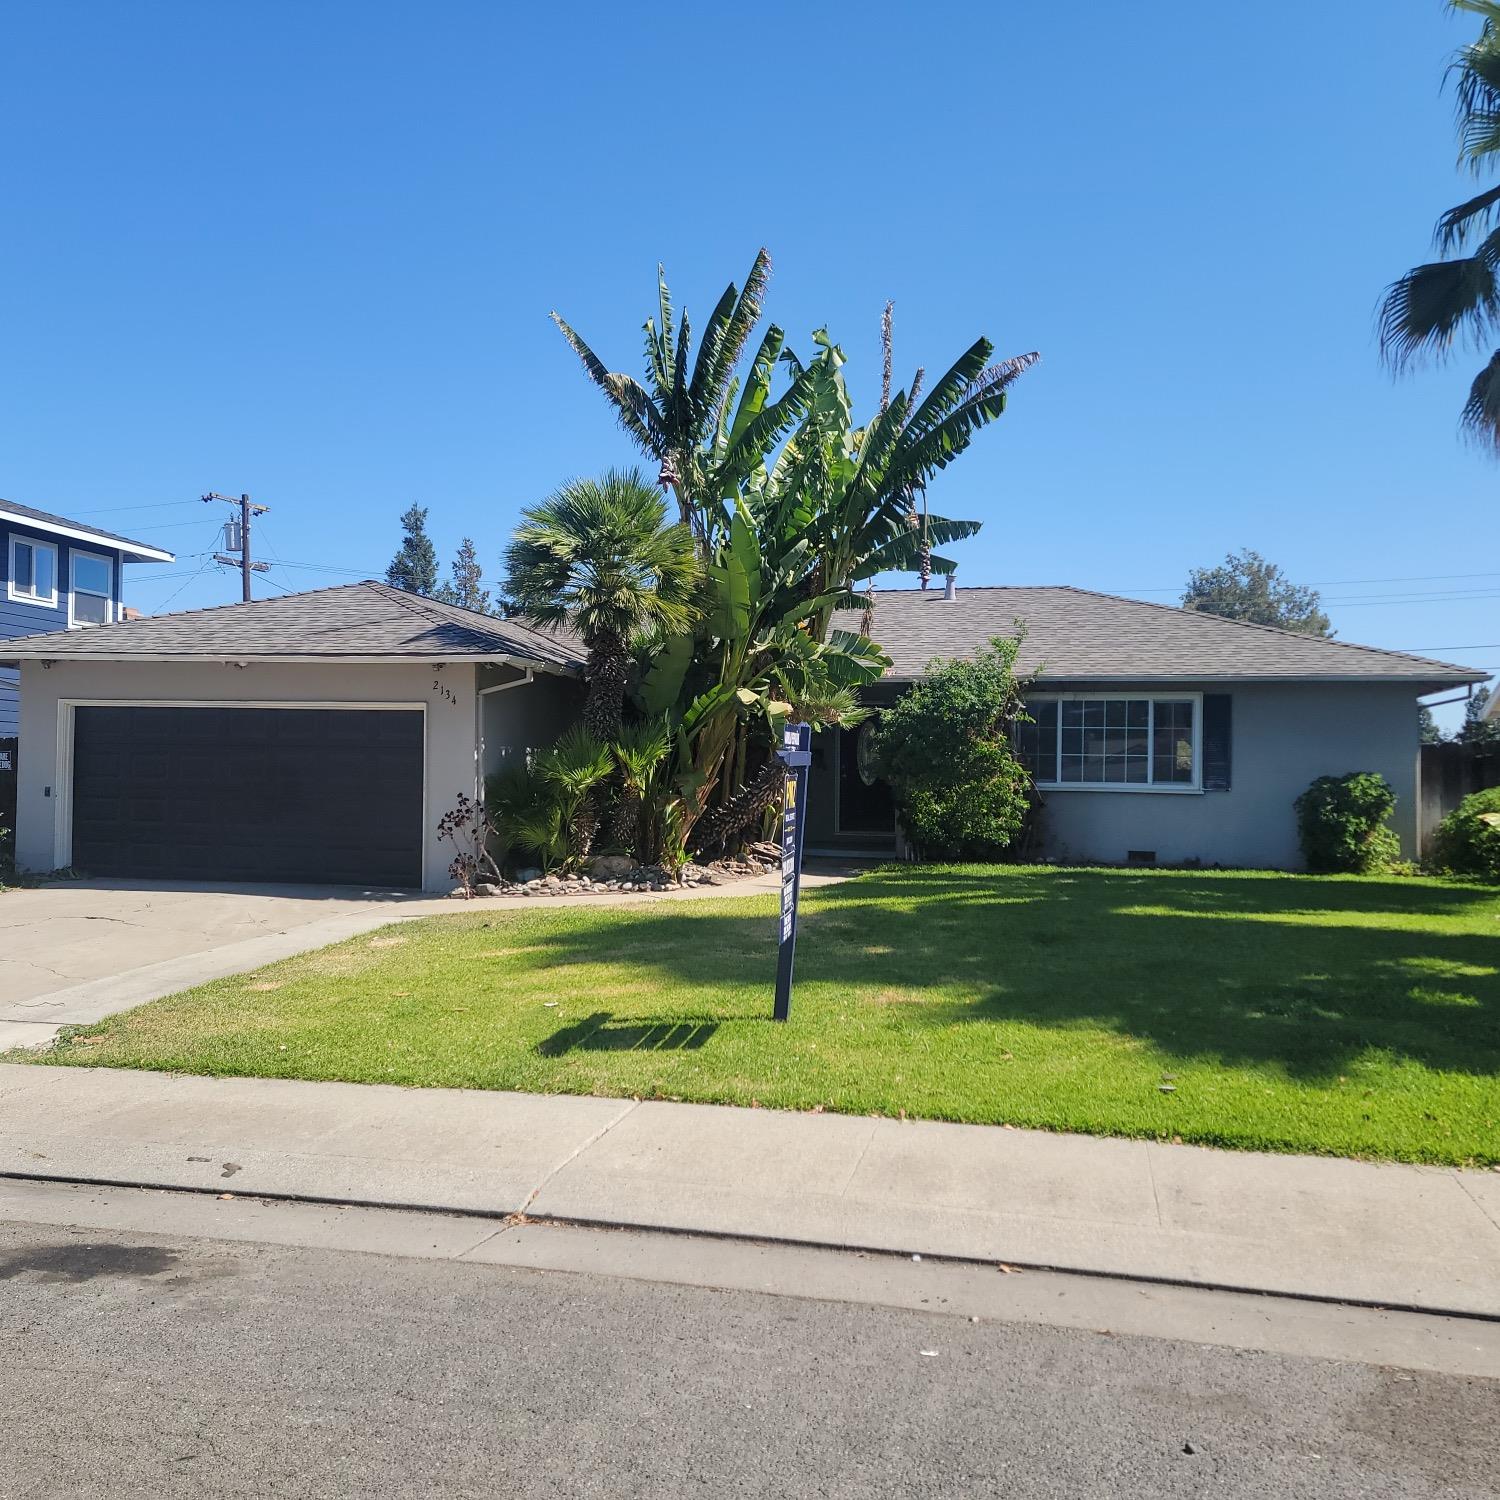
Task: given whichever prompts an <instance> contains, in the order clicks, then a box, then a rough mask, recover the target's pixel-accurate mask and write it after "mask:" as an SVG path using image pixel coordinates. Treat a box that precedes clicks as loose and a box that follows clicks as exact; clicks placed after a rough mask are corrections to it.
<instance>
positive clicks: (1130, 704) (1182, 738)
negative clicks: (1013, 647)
mask: <svg viewBox="0 0 1500 1500" xmlns="http://www.w3.org/2000/svg"><path fill="white" fill-rule="evenodd" d="M1201 706H1202V698H1201V695H1199V694H1196V693H1181V694H1174V695H1165V696H1161V697H1156V696H1152V697H1137V696H1126V695H1123V694H1120V695H1113V694H1108V693H1059V694H1055V695H1048V696H1038V697H1034V698H1029V699H1027V702H1026V711H1027V712H1028V713H1029V714H1030V715H1031V717H1032V720H1033V721H1034V722H1032V723H1030V724H1019V725H1017V726H1016V736H1015V740H1016V752H1017V754H1018V755H1019V756H1020V759H1021V762H1022V764H1023V765H1025V766H1026V768H1027V770H1029V771H1030V772H1031V775H1032V779H1033V780H1034V781H1035V782H1036V784H1037V785H1038V786H1042V787H1058V788H1068V787H1079V788H1085V787H1087V788H1101V787H1102V788H1125V789H1134V790H1140V791H1149V790H1157V791H1196V790H1199V789H1200V786H1201V782H1200V778H1199V742H1200V739H1201V732H1200V728H1199V719H1200V713H1201Z"/></svg>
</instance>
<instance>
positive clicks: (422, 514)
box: [385, 505, 437, 597]
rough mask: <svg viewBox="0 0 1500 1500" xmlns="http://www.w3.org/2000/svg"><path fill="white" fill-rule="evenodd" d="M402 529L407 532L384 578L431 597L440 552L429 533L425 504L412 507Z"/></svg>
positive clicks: (398, 585) (434, 586) (402, 523)
mask: <svg viewBox="0 0 1500 1500" xmlns="http://www.w3.org/2000/svg"><path fill="white" fill-rule="evenodd" d="M401 530H402V531H403V532H404V533H405V535H404V536H403V537H402V539H401V545H400V546H399V547H398V548H397V549H396V555H395V557H393V558H392V559H391V565H390V567H388V568H387V569H386V570H385V581H386V582H387V583H388V584H390V585H391V586H392V587H393V588H398V589H406V590H408V591H409V592H410V593H413V594H421V595H423V596H424V597H428V596H431V595H432V594H433V593H434V592H435V591H436V589H437V551H436V549H435V548H434V547H433V545H432V538H431V537H429V536H428V535H427V509H426V507H425V506H421V505H413V506H411V507H410V508H409V509H408V510H407V511H406V512H405V514H403V515H402V517H401Z"/></svg>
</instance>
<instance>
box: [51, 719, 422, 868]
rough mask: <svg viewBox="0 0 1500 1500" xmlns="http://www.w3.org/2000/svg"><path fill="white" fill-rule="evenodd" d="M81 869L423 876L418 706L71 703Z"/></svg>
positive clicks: (75, 837)
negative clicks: (115, 705)
mask: <svg viewBox="0 0 1500 1500" xmlns="http://www.w3.org/2000/svg"><path fill="white" fill-rule="evenodd" d="M73 864H74V867H75V868H77V869H79V870H81V871H83V872H85V873H86V874H89V875H115V876H129V877H134V878H140V879H161V880H286V881H311V882H316V883H319V884H338V885H345V884H347V885H378V886H415V885H420V884H421V883H422V715H421V713H419V712H414V711H410V710H395V709H392V710H372V709H324V708H77V709H75V710H74V716H73Z"/></svg>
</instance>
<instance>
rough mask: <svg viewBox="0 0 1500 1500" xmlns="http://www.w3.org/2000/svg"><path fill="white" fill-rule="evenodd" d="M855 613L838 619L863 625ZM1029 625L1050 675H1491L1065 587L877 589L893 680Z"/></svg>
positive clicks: (1028, 663) (879, 623)
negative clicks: (947, 594)
mask: <svg viewBox="0 0 1500 1500" xmlns="http://www.w3.org/2000/svg"><path fill="white" fill-rule="evenodd" d="M861 620H862V616H861V614H860V612H859V611H857V610H847V611H842V612H840V613H839V614H838V615H836V616H835V623H836V624H838V625H839V626H841V627H843V628H844V629H849V630H858V629H859V628H860V624H861ZM1018 622H1019V623H1020V624H1021V625H1023V626H1024V628H1025V631H1026V639H1025V643H1024V644H1023V646H1022V648H1021V655H1020V658H1019V662H1018V665H1019V667H1020V669H1021V670H1022V671H1026V672H1039V673H1040V675H1041V680H1042V681H1051V682H1109V681H1121V682H1124V681H1136V682H1153V681H1178V682H1233V681H1284V682H1293V681H1301V682H1343V681H1350V682H1376V681H1398V682H1411V683H1413V684H1414V685H1422V684H1431V685H1432V686H1433V687H1444V686H1447V685H1449V684H1461V683H1465V682H1480V681H1483V680H1484V677H1485V675H1486V674H1484V673H1482V672H1476V671H1475V670H1474V669H1473V668H1472V667H1461V666H1456V665H1455V664H1453V663H1452V662H1441V661H1433V660H1430V659H1429V658H1427V657H1422V656H1412V655H1410V654H1408V653H1405V652H1401V651H1385V650H1381V649H1380V648H1379V647H1376V646H1359V645H1355V644H1353V643H1351V642H1348V641H1338V640H1329V639H1326V638H1325V637H1322V636H1310V635H1299V634H1296V633H1295V632H1293V631H1289V630H1280V629H1277V628H1276V627H1275V626H1271V625H1252V624H1248V623H1246V622H1245V621H1243V620H1226V619H1223V618H1221V617H1220V616H1218V615H1209V614H1204V613H1202V612H1201V611H1198V610H1188V609H1179V608H1177V607H1176V606H1174V605H1170V604H1151V603H1146V602H1144V601H1142V600H1139V599H1124V598H1121V597H1119V596H1118V595H1115V594H1097V593H1093V592H1092V591H1090V590H1088V589H1079V588H1072V587H1068V586H1056V587H1036V588H1029V587H996V588H963V589H956V590H955V591H954V597H953V598H952V599H949V598H947V597H945V595H944V593H943V591H942V590H941V589H931V590H922V589H879V590H877V591H876V593H875V612H874V627H873V635H874V638H875V640H876V641H877V642H878V643H879V644H880V645H881V646H882V647H884V649H885V651H886V652H887V654H888V655H889V656H890V657H891V659H892V665H891V668H890V670H889V671H888V673H887V676H888V677H891V678H896V679H903V678H908V679H909V678H914V677H920V676H922V675H923V674H924V673H925V672H926V670H927V667H928V664H929V663H930V662H931V661H933V660H935V659H936V660H952V659H955V658H965V657H972V656H973V655H974V653H975V652H976V651H978V650H980V649H981V648H982V647H983V646H984V645H985V644H986V643H987V642H988V641H989V640H990V639H991V638H992V637H994V636H997V635H1006V636H1008V635H1013V634H1014V633H1015V630H1016V626H1017V623H1018Z"/></svg>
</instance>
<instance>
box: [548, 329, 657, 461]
mask: <svg viewBox="0 0 1500 1500" xmlns="http://www.w3.org/2000/svg"><path fill="white" fill-rule="evenodd" d="M550 316H551V318H552V321H553V322H554V323H556V324H557V326H558V327H559V328H560V329H561V330H562V336H563V337H564V338H565V339H567V341H568V343H569V344H570V345H571V346H572V349H573V352H574V353H575V354H576V355H577V356H578V358H579V359H580V361H582V363H583V368H584V370H585V371H586V372H587V373H588V377H589V379H590V380H592V381H593V382H594V384H595V385H597V386H598V387H599V389H600V390H601V391H603V392H604V395H605V397H606V399H607V400H608V401H609V404H610V405H611V406H612V407H613V408H614V410H615V416H616V418H617V419H618V420H619V423H620V426H621V427H623V428H624V429H625V431H626V432H628V433H629V434H630V435H631V437H633V438H634V439H635V440H636V442H637V443H639V444H640V445H641V447H642V448H644V449H645V450H646V452H647V453H649V454H650V455H651V456H652V457H653V458H659V457H661V452H662V444H663V434H662V424H661V417H660V415H659V413H658V412H657V409H656V407H655V406H654V405H653V404H652V401H651V397H650V396H649V395H648V394H647V393H646V391H645V389H644V387H642V386H641V385H639V384H638V383H637V382H636V381H634V380H632V379H631V378H630V376H628V375H620V374H616V373H614V372H613V371H611V370H608V369H606V368H605V365H604V361H603V360H601V359H600V358H599V356H598V355H597V354H595V353H594V351H593V350H592V349H590V348H589V346H588V345H587V344H586V343H585V342H584V340H583V338H582V337H581V336H580V335H579V334H578V333H577V331H576V330H575V329H573V328H572V327H570V326H569V324H568V323H567V322H566V321H565V320H564V318H563V317H562V316H561V315H560V314H559V313H555V312H554V313H552V314H550Z"/></svg>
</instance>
